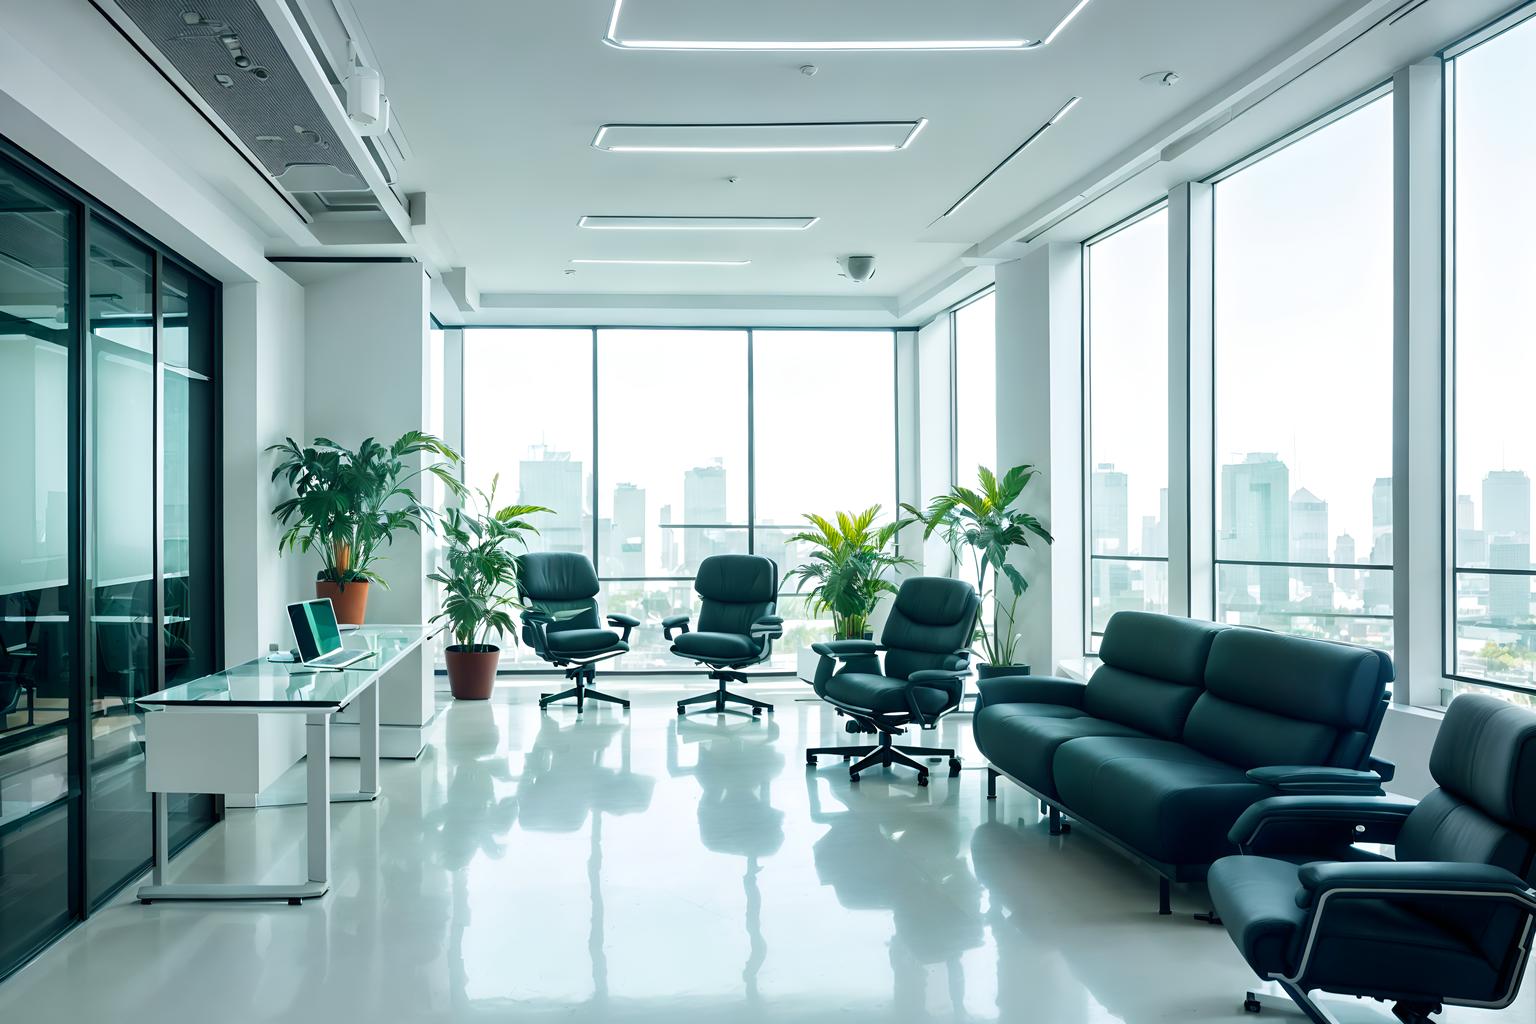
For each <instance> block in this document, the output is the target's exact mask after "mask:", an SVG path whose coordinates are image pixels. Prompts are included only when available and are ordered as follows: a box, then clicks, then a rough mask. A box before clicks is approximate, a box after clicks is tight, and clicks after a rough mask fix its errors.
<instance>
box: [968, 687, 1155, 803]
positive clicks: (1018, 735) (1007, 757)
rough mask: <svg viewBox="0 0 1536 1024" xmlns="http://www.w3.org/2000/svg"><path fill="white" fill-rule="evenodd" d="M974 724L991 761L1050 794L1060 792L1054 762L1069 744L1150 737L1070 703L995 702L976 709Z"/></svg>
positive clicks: (1035, 787) (979, 742) (1043, 793)
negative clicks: (1091, 738)
mask: <svg viewBox="0 0 1536 1024" xmlns="http://www.w3.org/2000/svg"><path fill="white" fill-rule="evenodd" d="M972 728H973V730H974V732H975V735H976V745H977V746H978V747H980V748H981V752H982V754H983V755H985V757H986V759H987V760H988V761H990V762H992V764H994V765H996V766H997V768H998V769H999V770H1001V771H1003V772H1006V773H1007V774H1008V775H1009V776H1011V777H1013V778H1014V779H1017V780H1018V781H1019V782H1022V783H1023V784H1024V785H1026V786H1029V787H1030V788H1031V789H1034V790H1037V791H1038V792H1040V793H1041V794H1042V795H1044V796H1046V797H1055V796H1057V795H1058V794H1057V792H1056V786H1055V783H1054V782H1053V781H1052V777H1051V765H1052V762H1053V760H1054V759H1055V757H1056V751H1057V750H1059V749H1060V748H1061V745H1062V744H1063V743H1066V742H1067V741H1069V740H1077V739H1083V738H1084V737H1088V736H1134V737H1141V738H1147V737H1146V734H1145V733H1142V732H1138V731H1137V730H1135V729H1132V728H1131V727H1130V726H1128V725H1121V724H1120V723H1118V722H1110V721H1106V720H1105V719H1102V718H1095V717H1093V716H1092V715H1090V714H1088V712H1086V711H1083V710H1082V709H1081V708H1074V707H1068V706H1066V705H1064V704H994V705H991V706H988V707H984V708H982V709H981V710H980V711H978V712H977V713H976V718H975V721H974V723H973V725H972Z"/></svg>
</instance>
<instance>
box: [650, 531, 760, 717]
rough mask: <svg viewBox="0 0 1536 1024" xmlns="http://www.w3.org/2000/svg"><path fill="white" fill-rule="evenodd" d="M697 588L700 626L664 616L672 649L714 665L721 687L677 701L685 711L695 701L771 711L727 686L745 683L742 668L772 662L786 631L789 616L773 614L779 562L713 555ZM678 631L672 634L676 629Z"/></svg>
mask: <svg viewBox="0 0 1536 1024" xmlns="http://www.w3.org/2000/svg"><path fill="white" fill-rule="evenodd" d="M693 589H694V591H695V592H696V593H697V594H698V595H699V599H700V600H699V628H698V629H697V630H690V629H689V625H688V616H686V615H673V616H670V617H668V618H665V619H662V620H661V628H662V633H663V635H664V636H665V637H666V638H667V639H668V640H671V641H672V653H673V654H675V655H677V656H678V657H680V658H687V659H689V660H690V661H695V662H697V663H699V664H700V665H706V666H708V667H709V670H710V671H709V678H710V679H712V680H714V681H715V683H716V688H715V689H714V690H713V691H711V692H709V693H701V694H699V695H698V696H696V697H688V698H686V699H684V700H680V701H678V702H677V713H678V714H680V715H681V714H683V713H684V712H686V711H687V710H688V706H689V705H692V704H713V705H714V706H715V710H716V711H724V710H725V705H726V704H727V703H732V704H745V705H747V706H748V707H750V708H751V709H752V713H753V714H754V715H760V714H762V713H763V712H764V711H768V712H772V711H773V705H772V704H768V703H765V702H763V701H760V700H753V699H752V698H751V697H743V696H742V695H741V694H739V693H732V692H731V691H730V690H727V689H726V688H725V684H726V683H730V682H737V683H744V682H746V681H747V676H746V675H745V674H743V673H742V671H741V670H742V669H744V668H749V667H750V666H752V665H757V664H760V663H761V662H764V661H767V660H768V658H769V656H770V655H772V654H773V642H774V641H775V640H777V639H778V638H779V637H781V636H783V635H784V620H783V619H781V618H779V617H778V616H777V615H775V614H774V609H775V608H776V607H777V605H778V600H779V566H778V563H776V562H775V561H774V560H773V559H771V558H764V557H763V556H762V555H710V556H709V557H708V558H706V559H704V560H703V561H702V562H700V563H699V571H698V574H697V575H696V576H695V577H694V580H693ZM674 630H676V631H677V635H675V636H674V635H673V631H674Z"/></svg>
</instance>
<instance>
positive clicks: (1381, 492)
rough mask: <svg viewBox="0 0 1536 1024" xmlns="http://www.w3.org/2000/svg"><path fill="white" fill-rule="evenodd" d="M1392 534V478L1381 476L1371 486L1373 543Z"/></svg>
mask: <svg viewBox="0 0 1536 1024" xmlns="http://www.w3.org/2000/svg"><path fill="white" fill-rule="evenodd" d="M1391 532H1392V478H1391V477H1389V476H1379V477H1377V478H1376V482H1375V483H1374V484H1372V485H1371V543H1372V544H1375V543H1376V542H1377V541H1378V540H1380V539H1381V536H1382V534H1384V533H1391Z"/></svg>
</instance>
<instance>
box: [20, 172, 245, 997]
mask: <svg viewBox="0 0 1536 1024" xmlns="http://www.w3.org/2000/svg"><path fill="white" fill-rule="evenodd" d="M8 154H9V151H8V150H4V151H0V436H4V438H5V444H4V445H0V479H3V480H4V481H5V488H4V489H3V490H0V976H3V975H5V974H6V973H8V972H9V971H11V970H13V969H14V968H15V967H16V966H18V965H19V964H20V963H21V962H23V961H24V960H25V959H26V958H28V957H29V956H30V955H31V954H32V953H34V952H35V951H36V950H37V949H39V948H40V947H41V946H42V945H43V944H45V943H46V942H48V941H49V940H50V939H52V938H53V937H54V936H56V935H57V934H58V933H59V932H60V931H61V930H63V929H64V928H65V927H67V926H68V925H69V923H70V922H71V921H73V920H77V919H79V918H80V917H82V916H84V915H85V914H87V913H88V912H89V911H90V910H91V909H93V908H94V907H96V906H98V905H99V904H100V903H101V902H102V901H104V900H105V899H107V898H108V897H110V896H111V895H112V894H113V893H115V892H116V891H117V890H118V889H119V888H121V887H122V886H123V885H124V884H126V883H128V882H130V881H131V880H133V879H134V878H135V877H137V876H138V875H139V874H140V873H142V871H143V870H144V869H145V868H146V867H147V866H148V864H149V860H150V855H151V850H152V843H153V824H152V820H151V814H150V801H149V794H148V793H147V792H146V790H145V786H144V745H143V744H144V736H143V722H142V718H141V716H140V715H139V714H138V713H137V711H136V709H135V706H134V703H133V702H134V700H135V698H137V697H139V696H141V695H143V694H145V693H147V692H149V691H151V690H154V689H157V688H159V687H160V686H161V685H162V684H163V683H164V682H166V681H168V680H174V679H180V678H187V677H189V676H192V675H196V674H202V673H205V672H207V671H208V670H210V669H211V668H212V667H213V666H214V664H215V662H216V660H217V657H218V650H217V645H218V642H219V635H220V628H219V617H218V593H219V588H218V585H217V584H218V578H217V574H218V566H217V559H216V550H217V537H216V523H217V515H218V513H217V491H216V487H217V438H218V429H217V396H216V393H215V391H214V387H215V384H214V380H215V377H216V373H215V369H216V338H217V316H216V304H217V298H218V290H217V287H216V285H214V284H213V283H212V282H211V281H208V280H207V279H205V278H203V277H202V276H201V275H199V274H195V273H193V272H191V271H190V270H187V269H185V268H183V267H181V266H179V265H177V264H176V263H174V262H173V261H172V260H171V258H170V257H169V256H168V255H167V254H166V253H164V252H163V251H162V250H160V249H159V248H157V247H155V246H154V245H153V244H152V243H151V242H150V241H149V240H148V239H145V238H142V237H141V236H139V235H138V234H137V233H136V232H134V231H132V230H131V229H130V228H128V227H127V226H126V225H123V224H120V223H119V222H117V221H116V220H115V218H112V217H111V216H110V215H109V214H106V213H105V212H104V211H100V210H98V209H96V208H95V207H94V206H93V205H92V204H91V203H90V202H89V201H88V200H87V199H86V198H85V197H83V196H80V195H78V194H77V193H75V192H74V191H73V190H72V189H70V188H69V187H68V186H67V185H65V184H64V183H61V182H56V181H53V180H51V178H49V177H48V176H47V173H46V171H44V170H43V169H42V168H36V167H33V166H32V165H31V164H30V163H29V162H25V161H24V158H22V157H21V156H20V155H19V154H17V155H16V156H15V158H14V159H12V158H11V157H10V156H9V155H8ZM214 813H215V808H214V804H213V801H212V799H211V798H209V797H195V796H194V797H182V798H180V799H179V800H176V801H173V804H172V815H173V816H172V825H171V827H172V832H173V834H172V836H171V839H172V842H173V843H175V844H179V843H181V842H184V841H186V840H187V839H189V838H191V837H192V836H194V835H196V834H197V833H198V832H199V831H201V830H202V829H203V828H205V827H207V825H208V824H209V823H211V822H212V821H213V819H214Z"/></svg>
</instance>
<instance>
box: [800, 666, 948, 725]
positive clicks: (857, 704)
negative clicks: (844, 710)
mask: <svg viewBox="0 0 1536 1024" xmlns="http://www.w3.org/2000/svg"><path fill="white" fill-rule="evenodd" d="M909 688H910V689H911V691H912V695H913V696H914V697H915V698H916V699H917V706H918V708H919V709H920V710H921V711H922V712H923V714H925V715H936V714H938V713H939V712H941V711H944V710H946V709H947V708H948V707H949V705H950V703H951V702H952V701H951V698H950V695H949V694H948V693H946V692H945V691H944V690H939V689H935V688H933V687H931V686H917V685H914V684H911V683H908V682H907V681H906V680H905V679H891V678H889V677H888V676H882V675H876V674H875V673H873V672H840V673H838V674H837V675H835V676H833V677H832V678H831V679H828V680H827V685H826V686H825V687H824V689H825V691H826V694H825V695H826V697H827V699H829V700H831V701H834V702H836V703H838V704H842V705H845V706H847V707H852V708H858V709H859V710H861V711H870V712H873V713H875V714H891V713H899V712H902V711H910V710H911V708H910V706H909V705H908V704H907V690H908V689H909Z"/></svg>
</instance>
